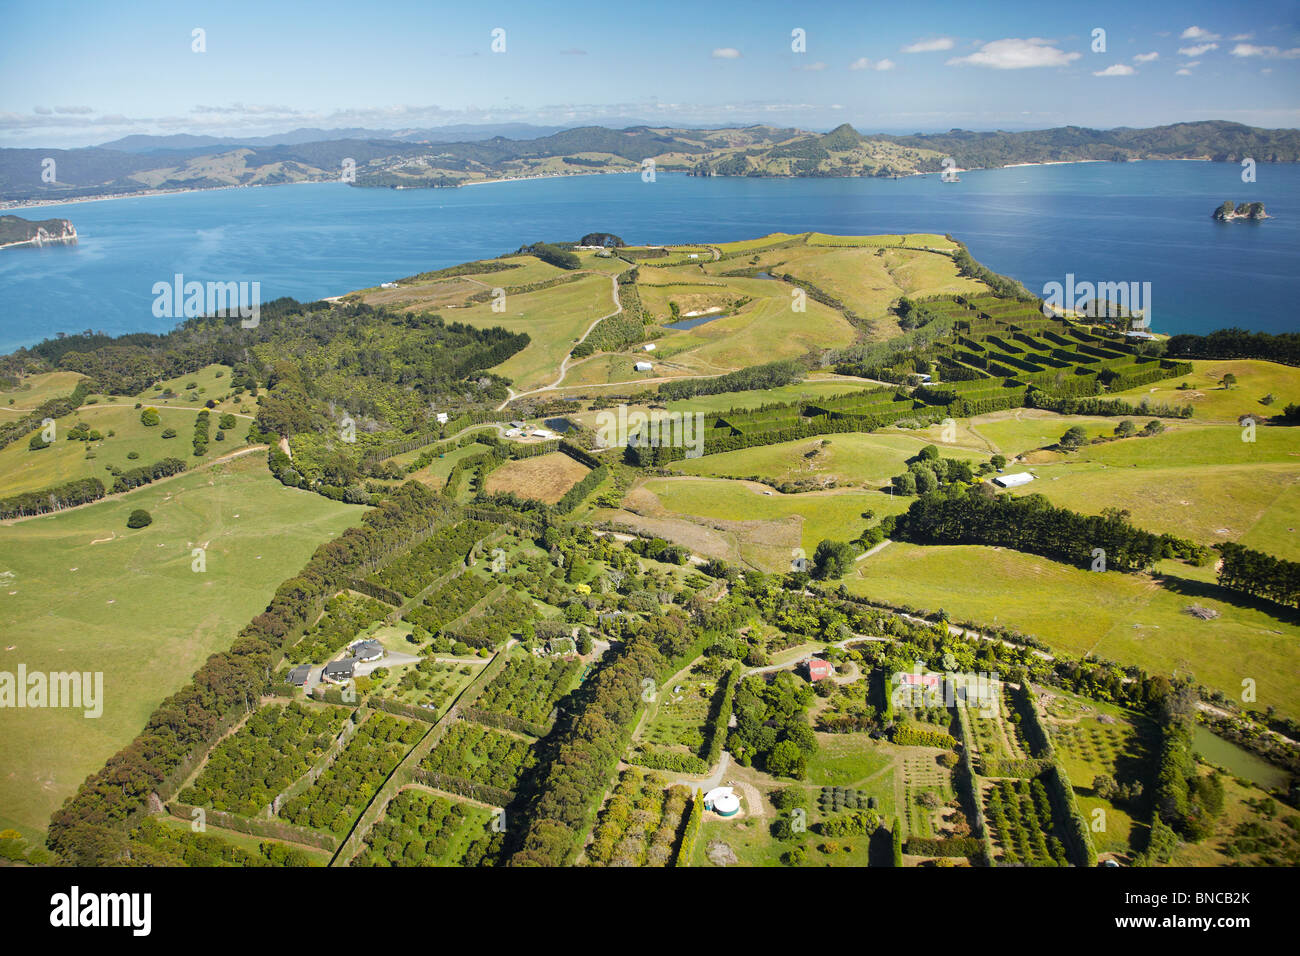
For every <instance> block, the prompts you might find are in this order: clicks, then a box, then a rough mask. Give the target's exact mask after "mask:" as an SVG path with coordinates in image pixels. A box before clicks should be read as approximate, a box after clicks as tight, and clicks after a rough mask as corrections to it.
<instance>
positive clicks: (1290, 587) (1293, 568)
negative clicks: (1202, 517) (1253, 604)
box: [1214, 541, 1300, 607]
mask: <svg viewBox="0 0 1300 956" xmlns="http://www.w3.org/2000/svg"><path fill="white" fill-rule="evenodd" d="M1214 549H1215V550H1216V551H1218V552H1219V554H1220V556H1221V557H1222V561H1221V562H1220V564H1219V583H1220V584H1221V585H1223V586H1224V587H1226V588H1232V589H1233V590H1234V591H1240V592H1242V593H1243V594H1249V595H1251V596H1253V597H1260V598H1264V599H1266V600H1269V601H1273V602H1275V603H1277V604H1283V605H1286V606H1287V607H1300V563H1297V562H1295V561H1285V560H1283V559H1282V558H1275V557H1273V555H1271V554H1265V553H1264V552H1262V551H1253V550H1251V549H1250V548H1247V547H1245V546H1243V545H1240V544H1237V543H1235V542H1232V541H1224V542H1221V543H1220V544H1216V545H1215V546H1214Z"/></svg>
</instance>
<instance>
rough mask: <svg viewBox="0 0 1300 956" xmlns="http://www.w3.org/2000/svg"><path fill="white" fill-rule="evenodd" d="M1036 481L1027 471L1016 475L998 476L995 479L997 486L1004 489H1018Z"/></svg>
mask: <svg viewBox="0 0 1300 956" xmlns="http://www.w3.org/2000/svg"><path fill="white" fill-rule="evenodd" d="M1033 480H1034V476H1033V475H1031V474H1030V473H1029V472H1027V471H1018V472H1016V473H1015V474H1014V475H998V476H997V477H996V478H994V479H993V483H994V484H995V485H1001V486H1002V487H1003V488H1018V487H1020V486H1021V485H1027V484H1029V483H1030V482H1031V481H1033Z"/></svg>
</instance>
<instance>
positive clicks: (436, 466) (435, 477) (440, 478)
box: [395, 443, 488, 491]
mask: <svg viewBox="0 0 1300 956" xmlns="http://www.w3.org/2000/svg"><path fill="white" fill-rule="evenodd" d="M487 452H488V449H487V446H486V445H480V444H477V443H475V444H470V445H465V446H464V447H463V448H453V449H452V450H451V451H449V452H447V453H446V454H445V455H443V457H441V458H435V459H434V460H433V461H431V462H430V463H429V464H428V465H426V466H425V467H423V468H421V469H420V470H419V471H414V472H412V473H411V476H410V477H411V478H414V479H415V480H416V481H418V482H420V483H421V484H423V485H428V486H429V487H430V488H432V489H433V490H434V491H441V490H442V488H443V486H444V485H446V484H447V476H448V475H450V474H451V470H452V469H453V468H455V467H456V466H457V465H458V464H460V463H461V462H462V461H464V460H465V459H466V458H477V457H479V456H480V455H486V454H487ZM417 455H419V451H413V452H411V453H410V457H411V458H412V459H414V458H415V457H416V456H417ZM395 461H396V459H395ZM397 464H402V462H400V461H398V462H397Z"/></svg>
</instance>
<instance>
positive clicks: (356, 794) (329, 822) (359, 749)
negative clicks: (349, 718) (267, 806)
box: [280, 713, 428, 836]
mask: <svg viewBox="0 0 1300 956" xmlns="http://www.w3.org/2000/svg"><path fill="white" fill-rule="evenodd" d="M427 729H428V728H427V725H423V724H417V723H412V722H410V721H405V720H398V719H397V718H396V717H390V716H389V715H388V714H379V713H373V714H371V715H370V716H369V717H367V718H365V722H364V723H362V724H361V726H360V727H358V728H357V731H356V733H354V734H353V735H352V737H351V738H350V739H349V740H348V743H347V746H345V747H344V748H343V752H342V753H340V754H339V755H338V757H337V758H336V759H335V760H334V762H333V763H332V764H330V765H329V767H328V769H326V771H325V772H324V773H323V774H321V775H320V777H318V778H317V780H316V782H315V783H313V784H312V785H311V786H310V787H308V788H307V789H306V790H304V791H303V792H302V793H300V794H298V795H296V796H294V797H290V798H289V799H288V800H286V801H285V802H284V803H283V804H282V805H281V807H280V816H281V817H282V818H283V819H285V820H288V821H289V822H290V823H293V824H296V825H298V826H303V827H310V828H312V829H313V830H324V831H326V832H329V833H333V834H334V835H335V836H344V835H345V834H346V833H347V832H348V831H349V830H350V829H352V825H353V823H354V822H355V821H356V818H357V816H358V815H359V814H360V813H361V811H362V810H363V809H365V807H366V805H367V804H368V803H369V802H370V799H371V798H372V797H373V796H374V795H375V792H376V791H377V790H378V789H379V787H380V785H382V784H383V782H384V780H385V779H386V778H387V777H388V775H389V774H390V773H392V772H393V768H394V767H396V766H397V765H398V764H399V763H401V761H402V758H403V757H405V756H406V753H407V751H408V750H410V749H411V747H412V746H413V745H414V744H415V742H416V741H418V740H419V739H420V738H421V737H423V736H424V734H425V731H426V730H427Z"/></svg>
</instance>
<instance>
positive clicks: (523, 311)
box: [446, 273, 614, 391]
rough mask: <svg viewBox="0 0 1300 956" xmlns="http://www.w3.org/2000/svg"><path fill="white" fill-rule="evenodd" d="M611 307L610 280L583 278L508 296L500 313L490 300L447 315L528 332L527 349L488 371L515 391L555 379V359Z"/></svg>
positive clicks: (559, 359) (561, 357)
mask: <svg viewBox="0 0 1300 956" xmlns="http://www.w3.org/2000/svg"><path fill="white" fill-rule="evenodd" d="M499 274H500V275H508V274H509V273H499ZM613 311H614V301H613V298H612V292H611V289H610V280H609V279H606V278H604V277H602V276H584V277H582V278H581V279H579V280H577V281H576V282H570V283H567V284H565V285H560V286H555V287H553V288H550V289H543V290H542V291H540V292H529V293H526V294H518V295H510V296H507V298H506V310H505V311H504V312H493V311H492V303H491V302H482V303H478V304H476V305H472V306H469V307H468V308H464V309H456V310H455V312H454V313H449V314H448V315H447V316H446V318H447V320H448V321H452V320H455V321H457V322H466V323H468V324H470V325H474V326H478V327H479V328H492V327H493V326H501V327H502V328H505V329H509V330H510V331H511V332H527V333H528V335H529V336H530V337H531V341H530V342H529V344H528V345H527V347H525V348H524V349H523V351H521V352H516V353H515V354H514V355H512V356H511V357H510V358H508V359H506V360H505V361H504V362H502V363H501V364H500V365H498V366H496V368H494V369H493V371H495V372H498V373H499V374H501V375H505V376H507V377H508V378H510V379H512V380H513V381H514V387H515V390H516V391H524V390H526V389H530V388H537V387H539V386H542V385H549V384H551V383H552V382H553V381H555V379H556V378H557V377H558V376H559V374H560V363H561V362H562V361H563V360H564V357H565V356H566V355H568V354H569V352H570V351H571V350H572V348H573V346H574V345H575V344H576V343H577V341H578V339H579V338H581V337H582V334H583V333H584V332H586V331H587V327H588V326H590V325H591V323H592V322H594V321H595V320H596V319H598V318H600V317H601V316H602V315H607V314H609V313H610V312H613Z"/></svg>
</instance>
